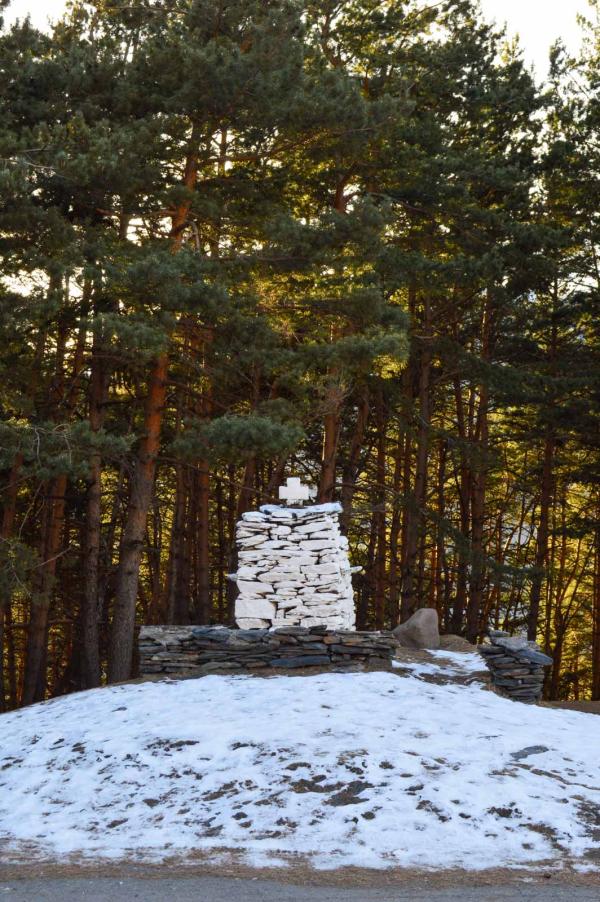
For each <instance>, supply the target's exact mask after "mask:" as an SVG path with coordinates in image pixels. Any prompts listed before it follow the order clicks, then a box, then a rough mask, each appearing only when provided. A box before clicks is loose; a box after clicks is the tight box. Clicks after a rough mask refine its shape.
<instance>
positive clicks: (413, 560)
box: [401, 295, 432, 620]
mask: <svg viewBox="0 0 600 902" xmlns="http://www.w3.org/2000/svg"><path fill="white" fill-rule="evenodd" d="M431 325H432V323H431V307H430V303H429V298H428V296H427V295H425V299H424V339H423V341H422V347H421V351H420V359H419V425H418V429H417V451H416V471H415V484H414V490H413V492H412V493H410V496H409V498H408V499H407V509H406V513H407V517H406V536H405V542H406V548H405V556H404V561H403V567H402V593H401V599H402V600H401V615H402V620H406V619H407V618H408V617H410V616H411V614H413V613H414V611H415V609H416V607H417V604H418V597H417V566H416V564H417V553H418V547H419V532H420V529H421V528H422V524H423V515H424V508H425V501H426V488H427V464H428V457H429V429H430V417H431V410H430V407H431V394H430V385H429V382H430V376H431Z"/></svg>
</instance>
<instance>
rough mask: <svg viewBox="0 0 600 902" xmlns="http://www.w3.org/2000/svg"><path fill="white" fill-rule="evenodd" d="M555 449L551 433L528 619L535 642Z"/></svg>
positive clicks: (541, 500)
mask: <svg viewBox="0 0 600 902" xmlns="http://www.w3.org/2000/svg"><path fill="white" fill-rule="evenodd" d="M554 447H555V439H554V436H553V435H552V433H551V432H549V433H548V435H547V436H546V441H545V444H544V463H543V468H542V485H541V492H540V514H539V522H538V528H537V539H536V551H535V570H534V573H533V577H532V580H531V596H530V602H529V615H528V618H527V638H528V639H529V640H530V641H535V640H536V639H537V634H538V626H539V617H540V600H541V597H542V584H543V581H544V572H545V568H546V562H547V559H548V535H549V517H550V506H551V503H552V492H553V484H554V477H553V466H554Z"/></svg>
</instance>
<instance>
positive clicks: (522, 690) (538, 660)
mask: <svg viewBox="0 0 600 902" xmlns="http://www.w3.org/2000/svg"><path fill="white" fill-rule="evenodd" d="M489 638H490V644H489V645H487V644H486V645H479V646H478V649H479V652H480V653H481V654H482V655H483V657H484V658H485V663H486V664H487V666H488V669H489V670H490V672H491V675H492V685H493V686H494V688H496V689H498V690H499V692H500V693H501V694H502V695H505V696H507V697H508V698H512V699H514V700H515V701H519V702H539V700H540V698H541V697H542V688H543V684H544V678H545V668H546V667H549V666H550V664H552V658H549V657H548V655H545V654H543V652H541V651H540V649H539V648H538V646H537V645H536V643H535V642H528V641H527V639H521V638H518V637H511V636H509V634H508V633H504V632H501V631H500V630H491V631H490V633H489Z"/></svg>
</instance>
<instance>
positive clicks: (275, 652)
mask: <svg viewBox="0 0 600 902" xmlns="http://www.w3.org/2000/svg"><path fill="white" fill-rule="evenodd" d="M397 648H398V643H397V641H396V640H395V639H394V637H393V636H392V634H391V633H389V632H355V631H353V630H331V629H328V628H327V627H326V626H314V627H301V626H290V627H281V628H276V629H250V630H240V629H237V630H236V629H228V628H227V627H224V626H143V627H142V628H141V630H140V636H139V644H138V650H139V670H140V675H141V676H149V675H151V674H161V673H164V674H178V673H179V674H184V673H185V674H186V675H198V676H201V675H202V674H206V673H229V672H236V671H237V672H247V671H250V672H252V671H261V670H265V671H267V672H278V671H279V672H285V671H289V670H294V669H297V668H304V667H325V668H332V669H333V670H340V669H342V670H343V669H347V668H351V669H357V668H358V669H361V668H363V667H365V666H366V665H377V666H387V665H389V662H390V661H391V659H392V655H393V653H394V651H395V650H396V649H397Z"/></svg>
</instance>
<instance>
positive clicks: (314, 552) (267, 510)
mask: <svg viewBox="0 0 600 902" xmlns="http://www.w3.org/2000/svg"><path fill="white" fill-rule="evenodd" d="M341 510H342V508H341V506H340V505H339V504H321V505H312V506H310V507H305V508H286V507H279V506H276V505H265V506H264V507H261V508H260V510H259V511H249V512H247V513H245V514H243V515H242V519H241V520H240V521H239V522H238V524H237V527H236V540H237V548H238V564H239V566H238V571H237V573H236V574H232V576H231V577H230V578H232V579H234V580H235V581H236V582H237V587H238V590H239V595H238V597H237V599H236V604H235V619H236V623H237V625H238V626H239V627H240V629H245V630H248V629H261V628H265V627H271V626H273V627H286V626H304V627H313V626H326V627H329V628H332V629H345V630H351V629H352V628H353V627H354V624H355V610H354V594H353V590H352V568H351V567H350V561H349V559H348V540H347V539H346V537H345V536H343V535H342V534H341V532H340V527H339V522H338V517H339V514H340V513H341Z"/></svg>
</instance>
